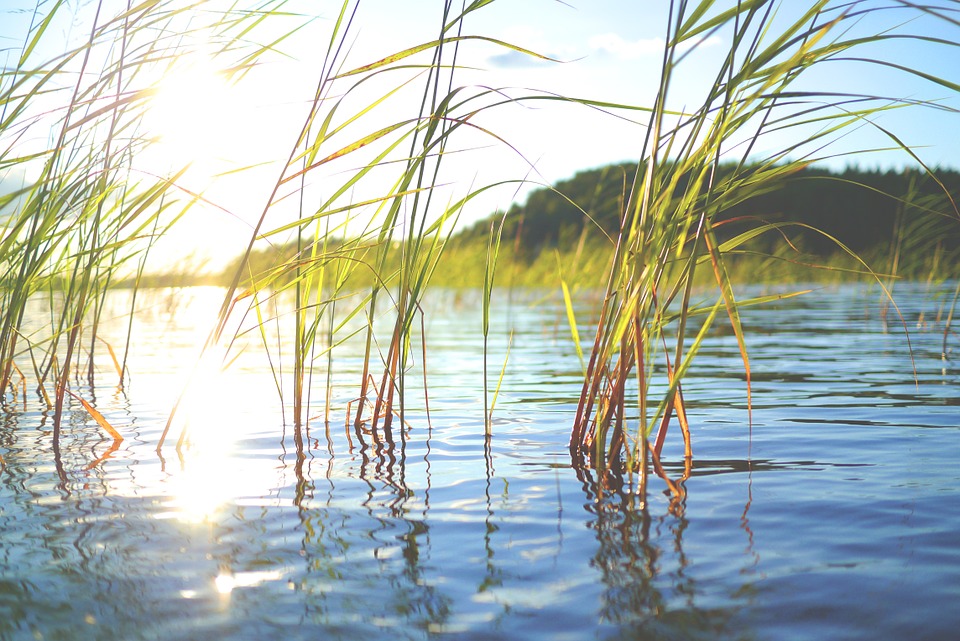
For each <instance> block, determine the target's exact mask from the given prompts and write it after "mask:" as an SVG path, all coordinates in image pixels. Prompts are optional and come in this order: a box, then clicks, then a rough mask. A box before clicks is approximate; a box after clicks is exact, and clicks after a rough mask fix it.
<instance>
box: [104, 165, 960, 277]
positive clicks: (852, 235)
mask: <svg viewBox="0 0 960 641" xmlns="http://www.w3.org/2000/svg"><path fill="white" fill-rule="evenodd" d="M724 169H727V170H729V169H731V168H729V167H723V166H721V170H724ZM636 171H637V165H636V164H635V163H621V164H613V165H608V166H605V167H601V168H597V169H589V170H584V171H581V172H578V173H577V174H576V175H575V176H573V177H572V178H570V179H567V180H563V181H560V182H558V183H557V184H555V185H553V186H551V187H541V188H538V189H536V190H534V191H532V192H531V193H530V194H529V196H528V197H527V198H526V200H525V202H524V203H522V204H514V205H512V206H511V207H510V209H509V210H507V211H506V212H495V213H493V214H490V215H489V216H487V217H485V218H483V219H481V220H479V221H477V222H475V223H473V224H472V225H470V226H467V227H464V228H462V229H460V230H458V231H455V233H453V234H452V235H451V236H450V237H449V239H447V240H446V242H445V244H444V248H443V254H442V256H441V257H440V261H439V263H438V269H437V270H436V272H435V273H434V275H433V278H432V281H431V282H432V284H433V285H436V286H440V287H447V288H481V287H483V284H484V277H485V273H486V269H487V261H488V257H487V249H488V247H487V245H488V241H489V238H490V228H491V225H499V223H500V222H501V221H502V223H503V224H502V229H498V233H499V234H500V251H499V255H498V259H497V262H498V267H497V272H498V274H499V277H498V284H499V285H500V286H503V287H533V288H538V289H543V288H553V289H557V290H559V289H560V287H561V280H562V281H565V282H566V283H567V284H568V286H570V287H577V288H581V287H582V288H587V289H589V288H590V287H591V286H598V285H597V284H598V283H601V282H603V281H604V278H605V276H606V272H607V270H608V269H609V262H610V261H609V259H610V254H611V253H612V251H613V244H612V241H611V238H612V236H613V234H614V233H615V232H616V225H617V222H618V221H617V217H618V216H619V214H620V212H621V210H622V207H623V199H624V194H623V184H624V181H625V180H626V179H628V178H629V176H631V175H632V174H634V173H636ZM937 176H938V178H939V181H940V182H939V183H938V182H935V181H934V180H932V179H931V178H929V177H928V176H927V177H925V173H924V172H922V171H921V170H918V169H914V168H908V169H901V170H899V171H894V170H864V169H858V168H852V167H851V168H846V169H844V170H840V171H832V170H828V169H821V168H816V167H807V168H803V169H800V170H799V171H797V172H796V173H794V174H793V175H792V176H790V177H789V178H788V179H787V180H786V181H784V183H783V184H782V185H781V186H780V187H779V189H776V190H774V191H770V192H768V193H764V194H761V195H759V196H757V197H755V198H752V199H750V200H747V201H745V202H743V203H739V204H738V205H737V206H735V207H732V208H731V209H730V210H729V211H727V212H725V213H724V215H723V217H722V218H721V221H727V222H728V225H729V226H728V228H727V229H729V232H728V231H727V229H725V228H724V227H723V226H719V227H718V231H717V233H718V236H720V237H721V238H730V237H732V236H733V234H734V233H735V232H737V231H742V230H744V229H747V228H749V227H750V226H751V225H756V224H757V223H761V222H762V223H776V224H779V225H781V227H780V228H778V229H771V230H769V231H767V232H766V233H765V234H763V235H760V236H757V237H756V238H754V239H752V240H751V241H750V242H749V243H746V244H745V245H743V246H741V247H739V248H738V249H737V251H736V252H731V254H729V255H728V257H727V272H728V274H729V276H730V279H731V281H732V282H735V283H742V284H747V283H796V282H821V283H831V282H845V281H858V280H865V281H875V280H876V279H877V277H878V276H879V277H881V278H884V279H887V280H921V281H928V280H929V281H942V280H948V279H952V278H956V276H957V274H958V271H957V270H958V268H960V222H958V221H957V220H956V218H955V216H954V215H953V214H952V204H951V202H950V200H949V198H947V197H945V196H944V188H946V190H947V191H948V192H949V193H950V194H960V172H957V171H955V170H952V169H951V170H939V171H938V172H937ZM327 242H328V251H329V249H331V248H332V247H333V246H334V245H336V246H340V247H343V248H344V249H345V251H348V253H349V260H359V261H363V260H365V259H364V256H365V255H366V252H365V249H364V244H363V242H362V241H361V240H358V239H353V240H343V239H341V240H339V241H331V240H329V239H328V241H327ZM301 253H303V250H302V249H301ZM401 254H402V248H401V246H400V244H399V243H397V244H395V245H394V246H393V248H392V250H391V251H390V252H389V253H388V255H387V258H386V265H387V270H386V272H387V273H389V272H390V271H391V267H390V266H391V265H392V266H393V268H394V269H395V268H396V265H397V264H398V263H399V257H400V255H401ZM853 254H855V256H856V257H855V256H854V255H853ZM296 255H297V247H296V243H295V242H292V243H288V244H281V245H271V246H268V247H266V248H257V249H254V250H253V251H252V252H251V254H250V256H249V258H248V260H247V261H246V263H245V264H243V265H242V266H241V262H240V257H237V258H235V259H234V260H233V261H232V262H231V263H230V264H229V265H228V267H227V268H226V269H224V270H223V271H222V272H221V273H212V272H200V273H197V271H196V270H193V271H191V272H190V273H175V272H167V273H162V272H161V273H155V274H145V275H143V276H142V277H141V280H140V283H139V285H140V286H141V287H187V286H193V285H201V286H202V285H217V286H222V287H226V286H228V285H229V284H230V280H231V279H232V278H233V276H234V274H235V273H236V272H237V270H238V269H242V270H243V272H244V273H246V274H248V279H247V280H248V282H249V275H253V276H254V278H255V279H261V278H262V277H263V276H264V275H265V274H269V273H270V272H271V271H273V270H277V269H281V270H282V268H283V266H284V265H289V264H290V263H291V262H294V258H295V256H296ZM861 260H862V262H860V261H861ZM864 264H865V265H866V267H865V265H864ZM867 267H869V269H867ZM870 270H873V271H872V272H871V271H870ZM374 273H375V272H374V270H372V269H358V270H355V271H354V272H353V273H352V274H351V275H350V277H349V278H348V279H347V280H346V281H345V284H344V285H342V286H345V287H346V288H347V289H351V288H352V289H362V288H368V287H370V286H371V285H372V284H373V283H374V278H373V274H374ZM294 276H295V275H294V274H293V273H292V272H291V273H289V274H288V275H286V276H282V275H281V276H280V277H279V278H278V279H277V281H276V284H277V285H282V284H283V283H285V282H289V281H291V280H292V279H293V278H294ZM703 280H704V283H703V284H704V285H708V284H709V277H707V278H704V279H703ZM387 282H388V284H389V281H387ZM136 285H137V283H136V282H135V280H134V279H125V280H121V281H119V282H118V283H117V285H116V286H117V287H134V286H136ZM332 285H333V283H331V282H328V283H326V286H328V287H329V286H332Z"/></svg>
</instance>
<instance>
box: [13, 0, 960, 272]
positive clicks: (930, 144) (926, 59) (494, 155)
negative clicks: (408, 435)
mask: <svg viewBox="0 0 960 641" xmlns="http://www.w3.org/2000/svg"><path fill="white" fill-rule="evenodd" d="M25 4H26V3H22V2H20V1H19V0H0V37H2V38H3V39H2V40H0V47H2V48H3V49H7V50H8V51H13V50H14V49H15V48H16V47H19V43H20V41H21V40H22V37H23V30H24V29H25V28H26V24H27V19H28V17H29V16H28V14H27V13H22V12H18V11H17V9H18V7H23V6H24V5H25ZM213 4H216V2H215V3H213ZM719 4H723V3H719ZM866 4H869V5H873V6H882V5H889V4H892V2H891V1H887V2H880V1H876V2H873V1H871V2H868V3H866ZM938 4H941V5H943V6H953V5H955V4H956V3H954V2H948V1H946V0H944V1H941V2H939V3H938ZM93 5H94V3H92V2H88V1H83V2H74V3H73V4H72V7H73V8H75V9H76V15H77V16H78V17H77V18H76V19H75V20H73V21H72V22H71V21H66V20H64V21H61V22H59V23H58V24H56V25H55V29H56V30H57V31H56V33H57V34H58V37H57V38H54V39H52V40H51V41H50V43H49V44H48V46H50V47H52V46H54V45H56V44H61V43H63V42H67V41H73V42H76V41H77V38H80V37H82V36H83V34H84V32H85V30H86V28H85V27H84V16H85V15H88V13H89V11H90V9H91V8H92V6H93ZM667 5H668V3H667V2H666V1H665V0H644V1H637V0H566V1H565V2H558V1H556V0H497V1H496V2H494V3H492V4H491V5H489V6H487V7H485V8H483V9H482V10H480V11H478V12H476V13H474V14H472V15H471V16H470V19H469V21H468V22H467V24H466V31H467V32H469V33H474V34H482V35H484V36H489V37H492V38H497V39H500V40H504V41H508V42H511V43H514V44H516V45H519V46H522V47H524V48H527V49H531V50H535V51H537V52H539V53H542V54H544V55H547V56H550V57H552V58H555V59H557V60H561V61H563V62H559V63H551V62H544V61H540V60H536V59H532V58H529V57H525V56H522V55H520V54H517V53H516V52H511V51H509V50H504V49H501V48H497V47H495V46H493V45H488V44H483V43H476V42H473V43H467V44H465V45H464V46H463V48H462V50H461V58H460V62H461V64H463V65H465V66H467V67H470V68H469V69H464V70H462V71H461V72H459V73H458V76H457V84H463V85H468V86H486V87H496V88H505V90H506V91H507V92H508V93H510V94H511V95H529V94H532V93H552V94H558V95H567V96H577V97H589V98H591V99H595V100H599V101H606V102H612V103H622V104H632V105H643V106H647V105H650V104H651V103H652V100H653V96H654V93H655V88H656V85H657V80H658V68H659V60H660V56H661V52H662V46H663V40H662V38H663V35H664V32H665V23H666V8H667ZM27 6H29V7H31V8H32V3H30V4H29V5H27ZM105 6H106V8H107V9H108V10H109V9H110V7H111V6H122V4H121V3H119V0H107V2H106V5H105ZM338 6H339V3H338V2H321V1H315V0H297V1H295V2H293V3H291V8H293V9H296V10H298V11H302V12H304V13H305V14H310V15H312V16H314V18H315V19H314V20H312V21H311V22H310V23H309V24H308V25H306V27H304V29H303V30H302V31H301V32H299V34H298V35H297V37H296V38H293V39H291V40H289V41H286V42H285V43H284V44H283V49H284V53H285V54H286V56H275V57H273V58H271V59H269V60H268V61H267V63H266V64H264V65H263V66H262V67H261V68H259V69H258V70H257V71H256V73H253V74H251V75H250V78H249V80H250V81H249V82H247V83H245V84H244V85H242V86H241V87H235V88H232V89H230V92H233V93H222V94H218V93H216V87H215V86H214V84H215V83H206V84H207V85H209V86H208V87H206V88H204V89H202V90H195V89H194V90H190V89H188V90H187V91H188V92H189V91H193V93H194V94H197V93H198V91H199V92H200V93H201V94H202V95H204V96H205V98H204V99H203V103H204V104H206V105H207V108H203V107H202V106H196V105H195V106H191V107H190V108H188V109H185V110H179V111H178V108H177V107H176V106H173V107H169V103H175V102H176V100H177V99H176V98H173V99H171V100H168V101H167V102H168V107H160V106H158V107H157V109H156V112H157V114H156V117H155V119H154V120H153V121H152V122H153V124H152V125H151V126H154V127H157V128H158V129H162V130H165V131H164V132H163V133H164V135H165V136H166V138H167V139H169V140H170V141H173V142H171V143H170V144H169V145H168V146H167V153H168V156H166V157H164V156H162V154H161V155H160V156H158V158H156V159H154V160H152V161H150V162H154V163H155V164H154V165H153V166H154V168H155V169H156V170H157V171H161V169H160V167H161V166H162V165H163V163H164V162H166V163H168V164H176V163H177V162H180V161H181V160H182V159H183V158H184V157H189V156H190V155H191V154H196V155H198V156H200V155H205V154H208V153H209V155H211V158H209V159H207V158H203V159H200V160H201V161H200V162H198V166H202V165H204V164H209V165H210V169H209V171H207V172H206V175H205V174H204V172H203V171H200V170H198V172H197V174H196V175H195V176H194V178H193V180H195V181H196V184H195V185H193V186H194V187H195V188H196V189H198V190H201V189H202V190H205V193H207V194H208V196H209V197H210V199H211V200H213V201H215V202H216V203H217V204H218V205H219V210H217V211H213V210H211V211H209V212H207V213H205V214H204V215H203V217H201V218H200V220H199V222H194V223H191V225H192V226H186V228H185V230H184V231H182V232H181V233H180V234H178V235H177V237H176V238H175V240H174V242H173V243H171V244H173V245H178V246H180V247H185V246H189V245H191V243H193V244H198V243H197V240H196V239H197V238H200V239H202V240H201V242H200V243H199V245H200V247H199V250H200V251H210V249H209V245H210V243H209V242H208V240H209V236H208V235H207V234H206V233H199V234H198V233H197V230H198V229H206V230H208V231H209V230H216V234H217V235H218V238H221V239H222V241H223V242H220V243H218V244H217V246H218V247H220V248H221V250H220V251H224V250H222V248H223V247H235V246H238V245H239V244H241V243H242V240H243V238H244V237H245V236H246V235H248V234H249V223H250V220H251V219H253V218H255V217H256V215H257V214H258V211H259V208H258V206H257V203H261V202H263V201H264V200H265V198H266V193H268V192H269V186H270V184H271V181H272V180H274V179H275V177H276V174H277V172H276V169H275V168H271V167H265V168H262V169H259V170H257V171H255V172H250V173H248V174H245V175H244V176H243V177H242V178H238V177H232V178H230V179H227V180H226V181H222V182H220V183H218V184H217V185H208V184H206V183H205V182H204V181H206V180H209V174H213V173H216V172H217V171H223V170H225V169H228V168H229V163H231V162H232V163H234V164H236V165H243V164H245V163H251V162H256V161H258V160H262V159H272V158H282V157H284V156H285V154H286V153H287V151H288V150H289V147H290V144H291V141H292V139H293V137H294V136H295V134H296V132H297V131H298V129H299V125H300V122H302V113H303V109H304V106H305V104H306V103H307V101H308V99H309V96H310V95H311V93H312V91H313V86H314V85H315V83H316V77H317V71H318V69H319V64H320V53H322V50H323V48H324V41H325V39H326V38H327V37H328V35H327V34H328V32H329V29H330V25H331V20H332V18H333V17H334V16H335V12H336V10H337V8H338ZM806 6H809V3H807V2H799V1H796V0H789V1H788V2H783V3H781V8H780V9H779V13H780V15H779V16H778V18H777V19H778V20H787V19H789V18H790V17H791V12H794V13H795V12H797V11H799V10H801V9H802V8H804V7H806ZM441 7H442V2H441V1H440V0H405V1H403V2H398V1H396V0H361V2H360V8H359V11H358V16H357V20H356V22H355V30H354V32H353V36H352V39H351V41H350V42H351V45H352V48H351V50H350V53H349V56H348V59H347V61H348V65H354V66H355V65H360V64H364V63H367V62H370V61H373V60H376V59H378V58H379V57H382V56H384V55H388V54H390V53H393V52H395V51H398V50H401V49H404V48H405V47H409V46H412V45H415V44H418V43H420V42H425V41H429V40H432V39H433V38H435V37H436V33H437V30H438V26H439V23H440V15H441V14H440V8H441ZM900 15H901V14H898V13H897V12H895V11H886V12H882V13H881V14H878V15H877V16H876V17H874V18H870V19H868V20H865V21H863V22H862V23H860V24H858V25H856V26H855V29H859V30H861V31H862V32H864V33H870V32H875V31H877V30H879V29H882V28H886V27H888V26H890V25H896V24H898V23H899V22H900V21H901V18H900V17H899V16H900ZM292 20H294V19H291V22H288V23H286V24H278V25H276V28H277V29H280V30H282V29H284V28H286V27H287V26H289V25H291V24H293V22H292ZM899 28H901V29H903V30H907V31H913V32H921V33H925V34H928V35H933V36H937V37H944V38H947V39H951V40H953V41H957V40H958V34H960V28H957V27H950V28H947V27H946V26H944V25H939V24H936V23H935V22H934V21H931V20H919V21H917V22H915V23H913V24H909V25H905V26H900V27H899ZM951 29H952V31H951ZM266 35H268V34H266V33H264V34H263V36H264V37H265V36H266ZM728 37H729V34H727V33H722V32H721V33H718V34H716V35H714V36H713V37H712V38H710V39H709V40H706V41H704V42H703V43H701V45H700V46H699V47H698V48H697V49H696V50H695V51H694V53H692V54H691V55H690V56H689V58H688V59H687V60H686V61H685V62H684V65H683V66H682V67H681V68H680V69H679V71H678V72H677V75H676V81H675V83H674V86H673V90H672V91H671V95H670V97H671V104H672V105H673V106H674V107H675V108H682V107H684V106H693V105H696V104H697V101H698V99H699V98H700V97H701V95H702V92H703V90H704V87H706V86H709V83H710V82H711V72H712V69H713V68H714V66H715V65H716V63H717V60H718V59H719V56H722V55H723V53H724V51H725V47H726V46H727V45H728V44H729V42H728V41H727V38H728ZM52 53H54V51H53V49H52V48H51V49H47V50H41V51H39V52H38V55H39V56H43V55H48V54H52ZM863 53H864V54H870V55H874V56H878V57H882V58H885V59H888V60H891V61H897V62H898V63H900V64H904V65H906V66H917V67H922V68H923V69H924V70H926V71H927V72H929V73H934V74H943V75H944V76H945V77H947V78H949V79H950V80H952V81H954V82H960V48H949V47H942V46H940V47H937V46H918V45H916V43H909V42H907V41H901V42H897V43H893V44H886V45H884V46H883V47H875V48H874V49H873V50H869V51H864V52H863ZM12 55H13V54H12V53H9V52H6V53H4V52H0V62H3V63H4V64H7V65H9V64H11V62H12V61H11V56H12ZM809 76H810V77H809V78H808V79H806V81H805V82H806V83H807V86H810V87H817V88H820V89H824V90H826V91H836V92H858V91H863V92H868V93H874V94H876V93H883V94H885V95H889V96H891V97H894V98H924V99H928V98H937V99H943V101H944V104H945V105H947V106H949V107H952V108H957V109H960V94H958V92H954V91H952V90H950V89H948V88H944V87H936V86H933V85H931V84H930V83H926V82H923V81H920V80H918V79H917V78H915V77H911V76H910V75H909V74H907V73H903V72H897V71H894V70H890V69H887V70H881V69H879V68H876V67H870V66H869V65H865V64H862V63H857V62H849V61H848V62H831V63H828V64H825V65H823V66H822V67H821V68H816V69H813V70H811V73H810V74H809ZM199 84H200V85H203V84H204V81H203V80H202V79H201V80H200V82H199ZM175 91H176V90H175V89H171V90H170V92H169V93H170V95H171V96H176V95H177V94H176V93H175ZM371 95H373V94H372V93H370V94H361V95H358V102H356V103H353V104H355V105H361V104H362V99H363V98H365V97H366V98H368V99H369V97H370V96H371ZM412 95H413V96H414V97H415V96H416V92H414V93H413V94H412ZM403 100H408V102H403ZM389 104H391V105H393V106H392V107H390V109H392V110H393V111H389V110H387V111H386V112H385V113H382V112H383V110H381V112H380V113H378V114H375V115H372V116H370V117H369V119H368V124H367V125H365V126H366V127H367V129H366V131H372V130H373V128H374V127H375V126H376V123H378V122H384V123H385V122H387V121H388V119H389V118H390V117H396V116H395V114H396V113H402V112H404V110H408V109H410V108H412V107H414V106H415V105H414V101H413V98H409V97H408V98H406V99H405V98H403V97H398V98H397V99H396V100H393V101H392V102H390V103H389ZM624 117H627V118H637V119H638V120H643V117H642V116H639V117H638V116H637V114H636V113H634V114H633V115H631V114H630V113H629V112H624V113H621V114H610V113H603V112H601V111H598V110H593V109H589V108H586V107H584V106H582V105H572V104H567V105H564V104H560V103H556V102H551V103H547V102H538V103H529V104H527V105H507V106H504V107H502V108H498V109H497V110H495V111H491V112H488V113H484V114H483V115H481V116H480V117H478V119H477V123H478V124H481V125H482V126H483V127H485V128H488V129H489V130H490V131H492V132H495V133H496V134H497V135H498V136H500V137H501V138H502V139H503V140H505V141H507V142H508V143H509V145H505V144H503V143H501V142H498V141H497V140H496V139H493V138H491V137H490V136H486V135H482V134H477V133H474V134H468V135H465V136H463V137H462V139H458V141H459V142H458V144H459V145H460V148H461V149H463V150H465V151H464V153H462V154H456V155H452V156H451V157H450V159H449V161H448V165H447V173H446V174H445V175H444V181H445V184H448V185H449V191H450V194H451V197H456V196H457V195H460V196H462V195H463V194H464V193H465V191H466V190H468V189H470V187H471V186H474V187H476V186H479V185H483V184H488V183H491V182H495V181H499V180H505V179H518V178H525V177H526V178H528V179H529V180H531V181H532V183H531V185H530V186H527V187H522V188H517V187H515V186H511V187H506V188H503V189H500V190H494V191H491V192H490V193H488V194H486V195H485V196H484V197H483V198H479V199H477V200H476V201H474V202H473V203H472V204H471V207H470V209H468V210H467V211H466V212H464V214H463V219H464V221H465V222H469V221H470V220H473V219H478V218H480V217H483V216H485V215H487V214H489V213H490V212H491V211H493V210H494V209H496V208H505V207H507V206H509V204H510V203H511V202H512V201H513V200H514V199H522V197H523V195H524V193H525V192H526V191H528V190H529V189H531V188H532V185H533V184H535V183H551V182H554V181H557V180H560V179H563V178H567V177H569V176H571V175H572V174H574V173H575V172H576V171H578V170H581V169H585V168H590V167H596V166H599V165H603V164H607V163H611V162H617V161H622V160H634V159H636V158H637V157H638V156H639V155H640V150H641V147H642V142H643V136H644V129H643V127H642V126H641V125H639V124H637V123H633V122H629V121H628V120H627V119H625V118H624ZM191 119H192V120H193V122H192V123H191V124H185V123H186V122H187V121H188V120H191ZM378 119H383V120H378ZM957 121H958V117H957V114H953V113H946V112H937V111H933V110H929V109H927V110H920V109H908V110H901V111H899V112H894V113H888V114H886V115H884V116H883V117H882V118H881V119H880V120H879V122H878V124H879V125H881V126H883V127H886V128H889V129H890V130H892V131H894V132H896V133H897V135H898V136H900V137H901V138H902V140H903V141H904V142H905V143H907V144H909V145H911V146H914V147H915V149H916V153H917V154H918V155H919V156H920V157H921V159H923V160H924V162H927V163H928V164H930V165H944V166H949V167H960V127H958V126H957V125H956V123H957ZM177 123H180V124H177ZM218 131H222V133H221V134H218V133H217V132H218ZM178 139H179V142H177V140H178ZM790 142H791V141H790V140H789V139H786V138H782V139H778V138H770V139H765V140H764V141H762V142H761V143H760V144H759V145H758V146H757V151H758V152H760V153H762V152H763V151H764V150H765V148H766V149H770V150H775V149H778V148H780V147H781V146H783V145H785V144H789V143H790ZM889 144H890V143H889V140H886V139H885V138H884V137H883V136H882V135H881V134H880V132H879V131H878V130H877V129H875V128H873V127H871V126H865V127H862V128H860V129H858V130H856V131H855V132H853V133H852V134H851V135H849V136H847V137H845V138H844V139H842V140H840V141H838V143H837V145H836V146H835V147H834V150H835V152H837V153H839V152H843V151H847V150H850V149H866V148H873V147H882V146H888V145H889ZM477 147H482V149H477ZM466 150H469V151H466ZM177 154H180V157H177ZM214 157H215V158H214ZM148 160H149V159H145V162H147V161H148ZM848 163H857V164H859V165H860V166H865V167H871V168H872V167H881V168H887V167H901V166H903V165H905V164H913V161H912V160H911V159H910V158H909V157H908V156H906V155H905V154H903V153H902V152H897V153H894V152H885V153H875V154H865V155H857V156H853V157H843V158H836V159H833V160H831V161H829V163H828V164H830V165H832V166H834V167H839V166H842V165H844V164H848ZM349 171H351V166H350V165H338V166H337V167H334V168H331V171H330V172H328V173H325V174H321V173H317V174H316V175H311V176H310V182H311V183H312V187H311V188H312V189H313V190H314V191H313V192H311V193H314V194H319V193H322V192H324V191H325V190H327V191H329V190H330V189H332V188H333V187H331V186H330V185H334V184H336V182H337V181H342V180H343V177H342V176H343V175H345V173H344V172H349ZM338 172H339V173H338ZM373 189H374V191H375V190H376V184H374V186H373ZM354 197H355V198H358V199H360V198H363V194H356V195H354ZM224 212H229V213H228V214H225V213H224ZM277 215H278V218H277V222H279V221H280V219H281V218H282V215H283V214H282V212H278V214H277ZM204 240H206V241H207V242H204ZM213 253H216V251H214V252H213ZM234 253H235V252H234ZM220 258H222V256H221V257H220Z"/></svg>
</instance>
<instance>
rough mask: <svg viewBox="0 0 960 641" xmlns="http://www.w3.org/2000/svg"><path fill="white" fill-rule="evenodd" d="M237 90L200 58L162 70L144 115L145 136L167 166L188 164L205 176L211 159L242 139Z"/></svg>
mask: <svg viewBox="0 0 960 641" xmlns="http://www.w3.org/2000/svg"><path fill="white" fill-rule="evenodd" d="M243 104H244V101H243V98H242V95H241V92H240V89H239V86H238V85H236V84H233V83H231V82H230V81H229V79H228V77H227V76H226V74H225V73H224V72H222V71H220V70H219V69H217V68H216V67H215V66H214V65H213V63H212V62H211V61H210V60H208V59H204V58H200V59H198V60H193V61H191V62H190V63H188V64H183V65H181V66H179V67H177V68H176V69H174V70H171V71H169V72H167V74H166V75H165V76H164V78H163V79H162V80H161V81H160V82H159V83H158V85H157V87H156V94H155V95H154V97H153V98H152V102H151V105H150V108H149V110H148V112H147V114H146V127H147V130H148V132H149V135H151V136H153V137H154V139H155V140H156V141H157V143H159V144H158V145H157V148H158V151H159V152H160V155H161V157H162V161H164V162H166V163H167V164H168V165H169V167H168V168H179V167H182V166H184V165H186V164H188V163H192V164H193V166H194V168H195V169H199V170H201V171H204V172H211V171H212V167H211V165H213V163H214V161H216V160H219V159H223V158H224V157H227V156H229V155H230V154H231V152H232V151H233V149H234V147H235V146H236V144H237V140H238V139H240V138H241V137H242V136H241V135H240V129H241V126H242V122H241V120H242V118H241V116H240V112H241V107H242V106H243Z"/></svg>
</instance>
